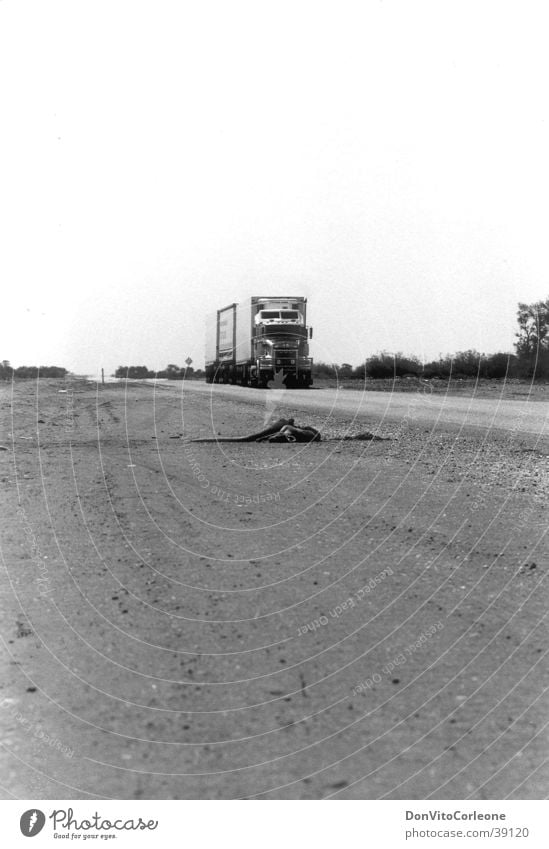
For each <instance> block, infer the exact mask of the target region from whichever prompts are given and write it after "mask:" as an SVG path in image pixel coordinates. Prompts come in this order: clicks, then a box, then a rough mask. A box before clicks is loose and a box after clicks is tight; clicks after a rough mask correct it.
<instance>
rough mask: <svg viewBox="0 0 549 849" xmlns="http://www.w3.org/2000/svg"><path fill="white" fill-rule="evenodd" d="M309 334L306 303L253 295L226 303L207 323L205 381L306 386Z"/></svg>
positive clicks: (309, 374) (309, 367) (309, 368)
mask: <svg viewBox="0 0 549 849" xmlns="http://www.w3.org/2000/svg"><path fill="white" fill-rule="evenodd" d="M312 335H313V331H312V328H308V327H307V298H302V297H296V298H294V297H285V296H284V297H283V296H276V297H273V296H269V297H260V296H259V295H257V296H253V297H251V298H248V299H247V300H245V301H242V302H241V303H240V304H229V306H228V307H224V308H223V309H221V310H217V312H215V313H214V314H213V315H211V316H210V317H209V318H208V319H207V320H206V381H207V382H208V383H233V384H236V383H239V384H240V385H241V386H254V387H265V386H267V384H268V383H269V382H270V381H274V383H275V385H276V384H278V383H279V382H280V383H284V385H285V386H287V387H290V386H300V387H307V386H310V385H311V384H312V382H313V380H312V365H313V361H312V359H311V357H309V339H311V338H312Z"/></svg>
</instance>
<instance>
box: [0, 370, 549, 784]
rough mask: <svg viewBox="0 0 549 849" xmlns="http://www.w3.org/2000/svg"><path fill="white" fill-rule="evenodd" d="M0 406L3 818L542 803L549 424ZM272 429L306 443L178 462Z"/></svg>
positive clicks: (152, 406)
mask: <svg viewBox="0 0 549 849" xmlns="http://www.w3.org/2000/svg"><path fill="white" fill-rule="evenodd" d="M0 404H1V409H0V412H1V423H2V435H1V436H0V444H1V447H2V450H0V464H1V476H2V484H3V485H2V490H1V491H2V537H1V555H2V566H3V580H2V594H1V596H0V599H1V608H2V629H1V636H2V648H3V670H2V671H3V675H2V682H1V690H0V723H1V726H2V748H1V750H0V751H1V764H2V767H1V774H2V780H1V786H2V792H3V797H4V798H14V797H15V798H33V799H40V798H42V799H48V798H50V799H78V798H80V799H86V798H97V799H101V798H122V799H139V798H151V799H153V798H154V799H177V798H179V799H186V798H187V799H190V798H193V799H194V798H215V799H221V798H230V799H233V798H261V799H280V798H290V799H319V798H346V799H377V798H391V799H406V798H412V799H426V798H438V799H463V798H467V797H470V798H481V799H490V798H511V799H515V798H517V799H520V798H545V797H546V796H547V792H548V781H549V766H548V760H547V755H548V751H549V749H548V732H547V717H548V715H549V711H548V704H547V698H546V695H545V693H546V688H547V684H548V677H549V676H548V665H547V658H546V651H547V627H546V619H545V617H546V615H547V608H548V605H547V601H548V596H547V579H546V573H547V562H548V556H547V555H548V548H549V546H548V541H547V533H546V532H547V515H548V511H547V507H548V497H549V477H548V470H549V439H548V436H547V412H548V405H547V404H546V403H544V402H540V403H536V404H533V403H529V402H528V400H521V401H498V400H494V401H491V400H475V399H463V398H459V399H452V398H447V397H443V398H442V399H441V398H440V397H437V398H433V397H428V396H426V395H425V394H424V393H417V394H416V395H414V394H412V395H410V393H408V394H403V395H396V394H393V395H390V394H387V393H372V392H369V393H365V394H362V393H360V392H335V391H332V390H325V391H322V390H316V391H315V390H311V391H309V392H305V391H299V392H297V391H296V392H286V391H283V390H273V391H271V392H269V391H255V392H254V391H253V390H244V389H240V388H237V387H218V386H213V387H208V386H206V385H201V384H198V383H196V384H193V383H185V384H181V383H180V384H175V385H167V384H165V385H158V386H156V387H155V386H154V385H143V384H131V383H130V384H128V385H127V386H125V385H124V384H111V385H106V386H96V385H95V384H93V383H87V382H85V381H83V380H66V381H51V380H50V381H48V380H44V381H39V382H38V383H34V382H20V383H17V384H15V385H13V386H11V385H5V386H4V387H3V388H2V389H1V390H0ZM280 416H294V417H295V418H296V421H297V422H298V423H303V424H312V425H314V426H315V427H318V428H319V429H320V430H321V432H322V434H323V437H324V438H325V439H324V441H323V442H321V443H319V444H311V445H265V444H226V443H213V444H196V443H194V444H193V443H191V442H189V440H190V439H191V438H193V437H208V436H212V435H225V434H229V435H231V434H245V433H247V432H253V431H255V430H260V429H261V428H262V427H263V426H264V425H265V424H266V423H268V422H270V421H272V420H273V419H275V418H279V417H280ZM364 431H370V432H372V433H374V434H377V435H379V436H383V437H385V440H383V441H378V440H372V441H353V440H343V439H342V437H344V436H352V435H354V434H357V433H360V432H364Z"/></svg>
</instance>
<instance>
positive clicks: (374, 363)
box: [0, 297, 549, 380]
mask: <svg viewBox="0 0 549 849" xmlns="http://www.w3.org/2000/svg"><path fill="white" fill-rule="evenodd" d="M517 323H518V332H517V333H515V336H516V339H517V341H516V342H515V346H514V347H515V350H516V353H515V354H509V353H503V352H501V351H500V352H498V353H496V354H482V353H479V351H475V350H469V351H458V352H457V353H456V354H445V355H444V356H442V355H441V356H439V358H438V360H432V361H431V362H428V363H423V362H422V361H421V360H420V359H419V357H416V356H415V355H411V356H406V355H404V354H403V353H402V352H400V351H399V352H398V353H391V352H389V351H380V352H379V353H377V354H374V356H372V357H369V358H368V359H367V360H366V361H365V362H364V363H362V364H361V365H359V366H352V365H351V364H350V363H342V364H341V365H337V364H335V363H323V362H316V361H315V362H314V365H313V378H317V379H331V380H333V379H337V380H365V379H370V380H387V379H388V378H389V379H391V378H396V377H406V376H414V377H421V378H423V379H425V380H430V379H433V378H434V379H437V378H438V379H441V380H448V379H460V378H483V379H494V380H496V379H497V380H501V379H503V378H508V379H520V380H549V297H547V298H546V299H545V300H544V301H535V302H534V303H531V304H525V303H519V304H518V311H517ZM66 374H68V372H67V369H65V368H62V367H60V366H19V367H18V368H12V366H11V365H10V363H9V361H8V360H3V361H2V364H1V365H0V378H4V379H9V380H11V379H12V378H38V377H65V375H66ZM113 377H119V378H128V379H134V380H143V379H146V378H160V379H162V378H163V379H168V380H184V379H186V380H199V379H201V378H203V377H204V371H203V370H202V369H193V368H191V367H190V366H189V367H185V366H178V365H176V364H175V363H170V364H169V365H167V366H166V368H165V369H162V370H161V371H152V370H151V369H149V368H147V366H118V368H117V369H116V371H115V373H114V375H113Z"/></svg>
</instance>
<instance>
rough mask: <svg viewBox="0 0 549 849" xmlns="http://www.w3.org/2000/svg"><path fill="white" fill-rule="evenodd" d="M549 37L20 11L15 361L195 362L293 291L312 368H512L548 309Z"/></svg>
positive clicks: (7, 245)
mask: <svg viewBox="0 0 549 849" xmlns="http://www.w3.org/2000/svg"><path fill="white" fill-rule="evenodd" d="M546 17H547V4H546V3H544V2H539V3H536V2H528V0H517V2H504V1H503V2H502V0H497V2H496V0H493V2H492V0H488V2H486V0H485V2H483V0H474V2H467V0H434V1H433V2H427V0H413V2H411V1H410V0H403V2H397V0H379V1H378V0H362V2H346V0H330V2H322V0H316V2H309V0H306V2H304V0H301V2H300V0H291V2H285V0H276V2H262V0H253V2H241V0H225V2H213V0H211V2H208V0H197V2H185V0H178V1H177V2H170V1H169V0H154V2H152V0H151V2H140V0H132V1H131V2H127V0H86V2H84V1H83V0H66V2H63V1H62V0H48V2H44V0H4V2H2V3H0V80H1V83H0V115H1V120H2V132H1V134H0V151H1V159H0V161H1V164H2V165H1V167H2V175H1V184H0V218H1V233H2V248H1V252H0V279H1V281H2V288H3V290H4V294H3V296H2V302H1V303H2V313H3V314H2V324H1V337H0V339H1V344H0V359H3V358H5V359H10V360H11V362H12V364H14V365H22V364H57V365H65V366H67V367H68V368H70V369H72V370H75V371H78V372H88V373H92V372H97V371H98V370H99V369H100V368H101V366H104V367H105V369H106V370H107V371H108V372H110V371H112V370H113V369H114V368H115V367H116V366H117V365H119V364H146V365H148V366H149V367H150V368H162V367H164V366H165V365H166V364H167V363H171V362H175V363H178V364H182V363H183V361H184V359H185V357H187V356H189V355H190V356H191V357H192V358H193V360H194V364H195V365H196V366H202V365H203V347H204V340H203V322H204V315H205V314H206V313H207V312H209V311H211V310H213V309H214V308H216V307H220V306H225V305H226V304H227V303H230V302H232V301H235V300H236V301H238V300H239V299H240V298H244V297H246V296H248V295H251V294H286V293H288V294H297V295H301V294H303V295H306V296H308V298H309V318H310V323H311V324H312V325H313V327H314V345H313V346H312V353H313V355H314V356H315V358H316V359H319V360H320V359H321V360H327V361H335V362H345V361H346V362H351V363H355V364H356V363H358V362H360V361H361V360H363V359H364V358H365V357H366V356H368V355H370V354H372V353H374V352H376V351H378V350H381V349H387V350H402V351H404V352H405V353H416V354H418V355H420V356H422V355H423V356H425V357H428V358H431V357H434V356H437V355H438V354H439V353H441V352H442V353H445V352H452V351H456V350H462V349H467V348H477V349H479V350H483V351H486V352H492V351H496V350H511V349H512V344H513V341H514V337H513V334H514V331H515V312H516V303H517V301H518V300H536V299H538V298H542V297H546V296H547V295H548V294H549V275H548V265H549V250H548V247H547V234H548V233H549V220H548V219H549V168H548V164H547V163H548V157H549V153H548V151H549V123H548V120H547V112H548V102H549V98H548V94H547V87H548V81H549V51H548V50H547V25H546ZM6 292H7V297H6Z"/></svg>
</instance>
